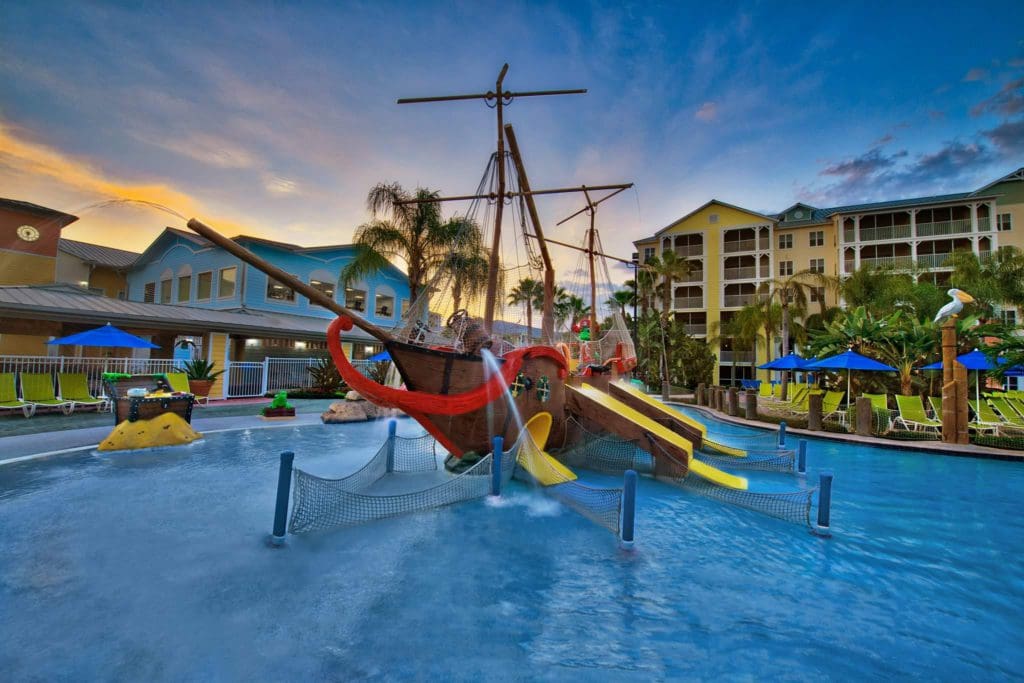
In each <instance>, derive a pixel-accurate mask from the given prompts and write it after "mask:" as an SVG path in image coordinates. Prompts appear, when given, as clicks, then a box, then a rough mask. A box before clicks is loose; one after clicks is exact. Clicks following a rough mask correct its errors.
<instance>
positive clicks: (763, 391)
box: [757, 382, 772, 398]
mask: <svg viewBox="0 0 1024 683" xmlns="http://www.w3.org/2000/svg"><path fill="white" fill-rule="evenodd" d="M757 396H758V398H771V397H772V385H771V384H770V383H768V382H761V386H759V387H758V388H757Z"/></svg>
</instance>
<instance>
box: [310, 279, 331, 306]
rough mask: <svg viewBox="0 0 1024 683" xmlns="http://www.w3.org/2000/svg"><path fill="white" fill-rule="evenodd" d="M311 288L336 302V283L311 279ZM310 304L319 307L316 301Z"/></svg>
mask: <svg viewBox="0 0 1024 683" xmlns="http://www.w3.org/2000/svg"><path fill="white" fill-rule="evenodd" d="M309 286H310V287H312V288H313V289H315V290H317V291H318V292H322V293H323V295H324V296H326V297H328V298H329V299H330V300H331V301H334V283H333V282H325V281H324V280H312V279H311V280H310V281H309ZM309 303H311V304H313V305H314V306H316V305H318V304H317V303H316V302H315V301H310V302H309Z"/></svg>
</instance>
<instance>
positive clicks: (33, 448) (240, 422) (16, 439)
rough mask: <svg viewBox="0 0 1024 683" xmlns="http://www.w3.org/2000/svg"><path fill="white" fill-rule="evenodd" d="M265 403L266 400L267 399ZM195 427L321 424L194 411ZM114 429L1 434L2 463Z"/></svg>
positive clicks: (53, 451) (315, 416)
mask: <svg viewBox="0 0 1024 683" xmlns="http://www.w3.org/2000/svg"><path fill="white" fill-rule="evenodd" d="M264 403H266V401H264ZM193 418H194V419H193V420H192V427H194V428H195V430H196V431H197V432H202V433H210V432H218V431H228V430H235V429H267V428H271V427H295V426H300V425H311V424H321V422H320V414H319V413H314V412H307V413H299V414H297V415H296V416H295V419H293V420H264V419H263V418H261V417H260V416H258V415H235V416H220V417H218V416H217V415H216V414H212V415H210V416H209V417H206V416H204V415H195V414H193ZM112 429H113V425H112V424H107V425H104V426H102V427H86V428H83V429H62V430H59V431H48V432H39V433H36V434H18V435H15V436H5V437H0V454H2V457H0V465H5V464H9V463H13V462H20V461H22V460H27V459H31V458H38V457H46V456H50V455H60V454H61V453H64V452H67V451H71V450H77V449H80V448H88V447H90V446H96V445H98V444H99V442H100V441H102V440H103V439H105V438H106V436H107V435H108V434H110V431H111V430H112Z"/></svg>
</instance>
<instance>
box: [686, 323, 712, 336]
mask: <svg viewBox="0 0 1024 683" xmlns="http://www.w3.org/2000/svg"><path fill="white" fill-rule="evenodd" d="M683 329H684V330H685V331H686V334H689V335H692V336H694V337H700V336H703V335H705V334H707V333H708V326H707V324H706V323H686V324H684V325H683Z"/></svg>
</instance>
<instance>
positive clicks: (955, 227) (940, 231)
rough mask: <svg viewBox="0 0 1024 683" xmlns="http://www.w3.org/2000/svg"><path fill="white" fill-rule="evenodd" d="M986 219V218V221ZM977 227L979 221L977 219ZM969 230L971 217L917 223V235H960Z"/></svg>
mask: <svg viewBox="0 0 1024 683" xmlns="http://www.w3.org/2000/svg"><path fill="white" fill-rule="evenodd" d="M987 222H988V221H987V220H986V223H987ZM978 224H979V226H978V227H979V228H980V227H981V225H980V224H981V221H980V220H979V221H978ZM970 231H971V219H970V218H962V219H960V220H955V221H937V222H935V223H918V224H917V236H918V237H931V236H933V235H962V234H964V233H969V232H970Z"/></svg>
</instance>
